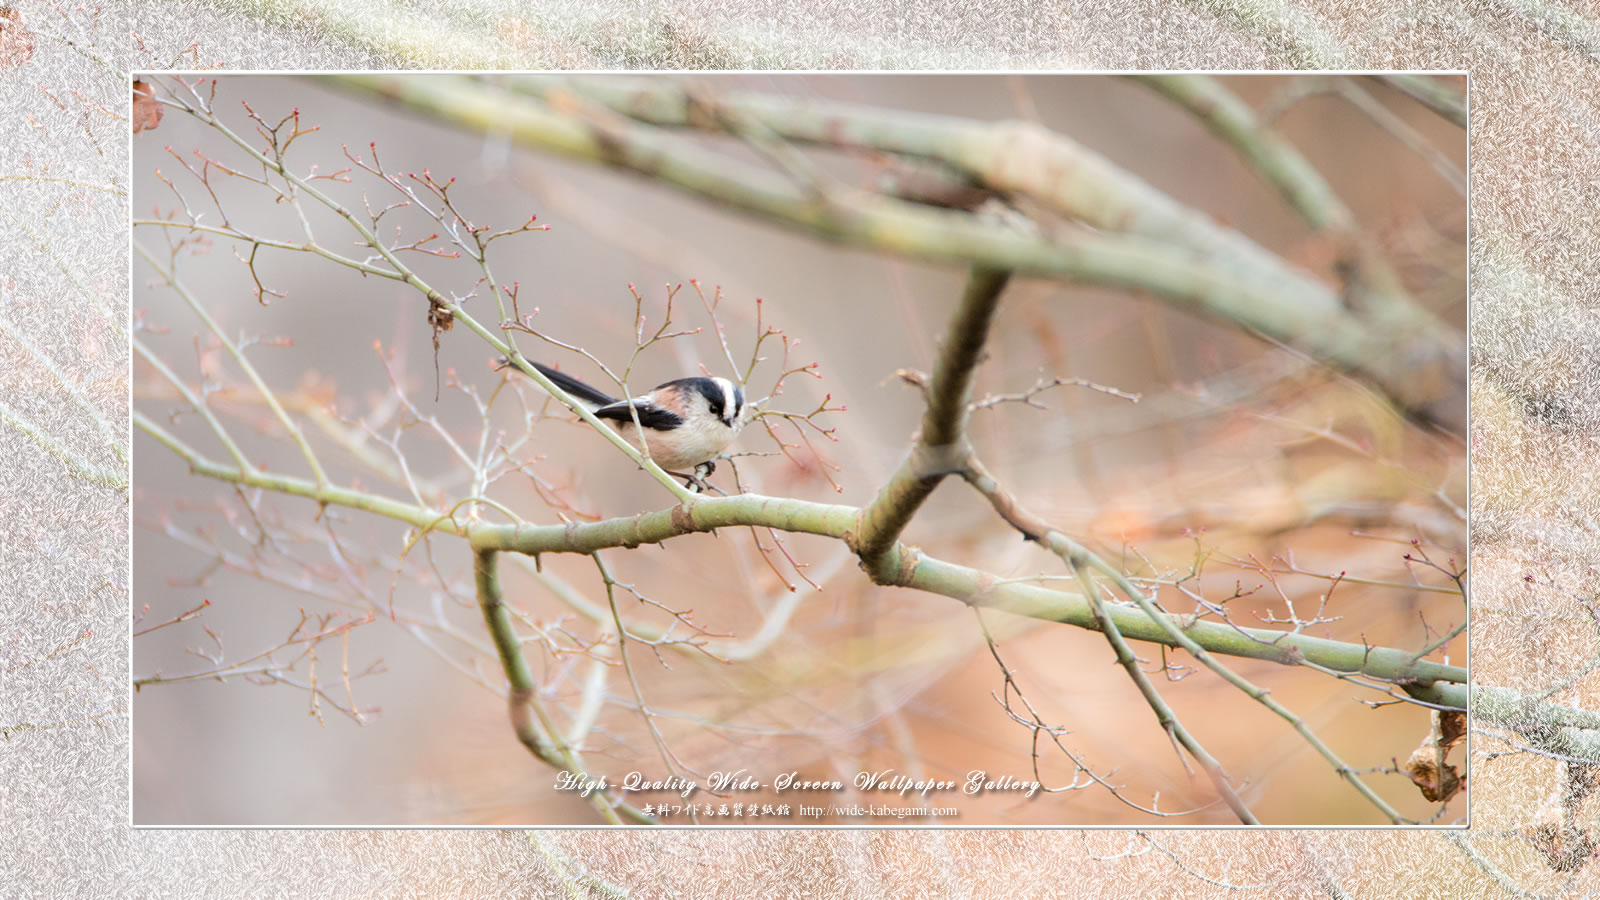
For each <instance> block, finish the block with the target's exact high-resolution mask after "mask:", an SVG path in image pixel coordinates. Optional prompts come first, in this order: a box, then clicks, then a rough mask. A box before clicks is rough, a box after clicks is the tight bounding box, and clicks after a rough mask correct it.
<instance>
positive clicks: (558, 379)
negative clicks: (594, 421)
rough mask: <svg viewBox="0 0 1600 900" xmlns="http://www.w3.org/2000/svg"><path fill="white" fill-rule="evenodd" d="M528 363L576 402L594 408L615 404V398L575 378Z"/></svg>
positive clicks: (537, 363)
mask: <svg viewBox="0 0 1600 900" xmlns="http://www.w3.org/2000/svg"><path fill="white" fill-rule="evenodd" d="M528 362H532V363H533V367H534V368H535V369H538V370H539V372H540V373H542V374H543V375H544V377H546V378H548V379H550V380H551V381H553V382H555V383H556V387H559V388H561V389H562V390H563V391H566V392H567V393H569V394H571V395H572V396H573V397H574V398H576V399H578V400H582V401H583V402H585V403H592V404H594V405H595V406H605V405H607V404H610V403H615V402H617V398H615V397H612V396H610V395H609V394H606V393H604V392H602V391H600V390H597V389H596V388H594V387H591V386H590V385H587V384H585V383H583V382H581V381H579V380H578V379H576V378H573V377H572V376H571V375H568V374H567V373H565V372H562V371H560V370H559V369H552V368H550V367H549V366H547V365H545V364H544V363H539V362H533V360H531V359H530V360H528ZM504 365H509V360H506V361H502V366H504Z"/></svg>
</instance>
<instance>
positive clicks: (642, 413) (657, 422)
mask: <svg viewBox="0 0 1600 900" xmlns="http://www.w3.org/2000/svg"><path fill="white" fill-rule="evenodd" d="M630 406H631V407H632V408H633V409H636V410H638V411H639V424H640V425H643V426H644V427H646V428H650V429H654V430H656V431H671V430H672V429H674V428H677V427H678V426H680V425H682V424H683V417H682V416H680V415H678V414H677V413H675V412H673V411H671V410H669V409H662V408H661V407H659V406H657V405H655V404H654V403H651V402H650V401H649V400H646V399H645V398H643V397H636V398H634V399H633V400H617V401H615V402H613V403H611V404H608V405H606V406H602V407H600V408H599V409H597V410H595V411H594V414H595V417H596V418H600V419H615V420H617V421H618V422H620V423H627V422H632V421H633V413H631V412H629V407H630Z"/></svg>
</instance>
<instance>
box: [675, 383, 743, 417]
mask: <svg viewBox="0 0 1600 900" xmlns="http://www.w3.org/2000/svg"><path fill="white" fill-rule="evenodd" d="M669 387H670V388H677V389H678V390H680V391H683V392H684V393H688V392H690V391H693V392H694V393H696V394H699V395H700V396H702V397H704V398H706V409H708V410H710V411H711V414H712V415H713V416H716V417H717V418H719V419H720V418H722V416H723V415H724V414H725V413H727V411H728V397H727V395H726V394H724V393H723V391H722V385H721V384H719V383H718V382H717V381H716V380H715V379H712V378H706V377H705V376H703V375H700V376H695V377H693V378H679V379H677V380H675V381H669V382H667V383H666V384H662V385H658V386H657V387H656V390H658V391H659V390H661V389H662V388H669ZM734 391H735V394H736V396H737V397H741V398H742V397H743V392H741V391H739V389H738V388H737V387H735V388H734ZM740 404H741V405H742V404H743V400H742V399H741V400H740Z"/></svg>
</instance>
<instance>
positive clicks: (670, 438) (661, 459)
mask: <svg viewBox="0 0 1600 900" xmlns="http://www.w3.org/2000/svg"><path fill="white" fill-rule="evenodd" d="M529 362H530V363H532V365H533V367H534V368H535V369H538V370H539V372H540V373H541V374H543V375H544V377H546V378H548V379H550V380H551V381H552V382H554V383H555V384H556V386H557V387H559V388H561V389H562V390H563V391H566V392H567V393H568V394H569V395H571V397H572V399H574V400H576V401H578V402H579V403H581V404H582V405H583V406H584V407H586V408H587V409H588V410H589V411H590V412H592V413H594V414H595V416H596V417H598V418H601V419H610V420H611V421H612V422H614V423H615V424H613V425H612V427H613V428H615V429H616V430H617V433H618V434H620V435H621V436H622V438H623V439H624V440H626V441H627V442H628V443H630V444H633V445H634V446H636V447H639V448H640V449H648V451H649V453H650V458H651V459H653V460H655V462H656V465H658V466H660V467H661V468H663V469H666V470H668V471H672V472H677V473H679V474H680V475H681V474H682V473H683V472H685V471H687V470H693V474H692V475H686V476H683V477H685V479H686V483H687V484H688V486H689V487H703V482H702V481H701V479H702V478H703V477H706V476H710V474H711V473H712V472H713V471H715V470H716V463H714V462H712V460H714V459H716V458H717V456H719V455H721V453H722V451H723V450H726V449H727V447H728V445H729V444H731V443H733V439H734V438H736V437H738V436H739V432H740V431H742V430H743V429H744V424H745V422H744V417H745V409H746V407H745V404H744V389H743V388H741V387H740V386H739V385H737V384H734V383H733V382H732V381H729V380H728V379H726V378H711V377H706V376H703V375H695V376H691V377H689V378H678V379H674V380H672V381H668V382H666V383H665V384H660V385H657V386H656V388H655V390H652V391H651V392H650V393H648V394H645V395H643V396H640V397H635V398H633V399H632V400H619V399H617V398H616V397H612V396H610V395H608V394H606V393H605V392H604V391H601V390H598V389H596V388H594V387H592V386H590V385H588V384H585V383H584V382H582V381H579V380H578V379H576V378H573V377H572V376H571V375H568V374H566V373H565V372H561V371H559V370H557V369H552V368H550V367H549V366H547V365H544V364H542V363H537V362H533V361H532V360H529ZM507 366H511V367H512V368H513V369H515V368H516V367H515V366H514V365H512V362H511V360H510V359H508V358H506V357H501V358H500V359H499V360H497V361H496V363H495V368H497V369H503V368H506V367H507ZM634 412H637V413H638V417H639V425H640V426H641V427H642V428H643V430H644V441H642V442H641V441H640V440H639V437H638V429H637V428H635V427H634V423H633V419H634ZM701 471H704V473H705V475H704V476H701V475H700V472H701Z"/></svg>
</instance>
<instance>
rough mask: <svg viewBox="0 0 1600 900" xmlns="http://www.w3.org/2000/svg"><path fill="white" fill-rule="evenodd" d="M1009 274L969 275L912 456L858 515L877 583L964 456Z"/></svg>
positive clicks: (865, 557)
mask: <svg viewBox="0 0 1600 900" xmlns="http://www.w3.org/2000/svg"><path fill="white" fill-rule="evenodd" d="M1009 279H1010V273H1008V272H996V271H993V270H990V269H974V270H972V275H971V276H970V277H969V278H968V279H967V288H966V291H965V293H964V294H963V295H962V297H961V305H960V307H958V308H957V309H956V314H955V316H954V318H952V319H951V320H950V328H949V331H947V332H946V334H945V338H944V346H943V347H942V348H940V350H939V359H938V363H937V365H936V367H935V368H934V371H933V378H932V379H931V380H930V381H929V382H928V384H927V394H928V407H927V409H926V410H925V411H924V412H923V414H922V431H921V432H920V433H919V434H918V435H917V440H916V443H915V445H914V446H913V447H912V449H911V454H910V455H909V456H908V457H906V460H905V461H904V462H902V463H901V464H900V468H898V469H896V470H895V473H894V474H893V475H892V476H890V478H889V481H888V483H886V484H885V485H884V486H883V490H881V491H879V492H878V496H877V497H876V498H874V499H873V501H872V502H871V503H870V504H868V505H867V506H866V507H865V508H864V509H862V510H861V524H860V525H859V526H858V527H857V529H856V532H855V551H856V553H857V554H858V555H859V556H860V557H861V566H862V568H864V569H866V570H867V572H868V573H869V574H871V575H872V577H873V579H874V580H877V581H880V582H886V581H892V580H894V578H895V575H894V573H893V572H891V571H888V570H884V569H882V568H881V567H882V565H883V563H884V562H885V556H886V551H887V550H888V549H889V548H890V547H892V546H893V545H894V544H895V543H896V542H897V541H898V540H899V539H900V532H901V531H903V530H905V527H906V524H907V523H908V522H910V521H911V517H912V516H914V515H916V512H917V510H918V509H919V508H920V507H921V506H922V503H923V501H925V500H927V499H928V495H929V494H932V493H933V489H934V488H935V487H937V486H938V485H939V482H940V481H942V480H943V479H944V477H945V476H946V475H950V474H955V473H959V472H960V471H961V467H962V464H963V463H964V461H965V460H966V458H967V455H968V445H967V437H966V427H967V415H968V410H967V404H968V402H969V401H970V400H971V398H972V379H973V374H974V372H975V371H976V370H977V367H978V363H979V362H980V361H982V358H983V345H984V343H985V342H986V341H987V340H988V338H989V325H990V323H991V322H992V321H993V320H994V312H995V308H996V307H997V306H998V305H999V303H1000V293H1001V291H1003V290H1004V289H1005V286H1006V282H1007V281H1008V280H1009Z"/></svg>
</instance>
